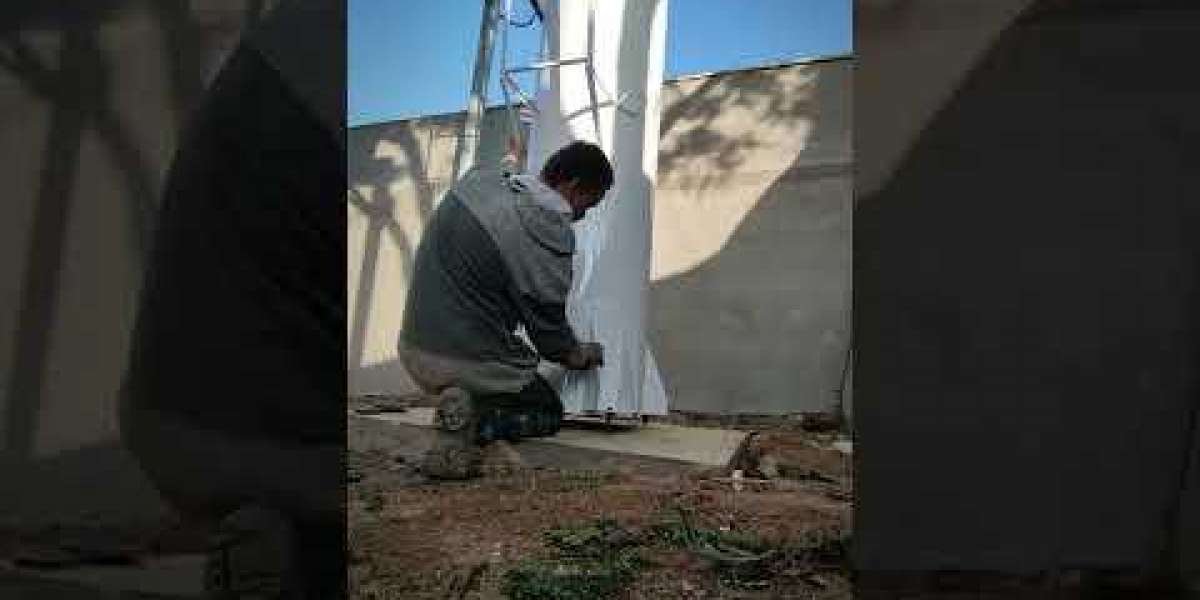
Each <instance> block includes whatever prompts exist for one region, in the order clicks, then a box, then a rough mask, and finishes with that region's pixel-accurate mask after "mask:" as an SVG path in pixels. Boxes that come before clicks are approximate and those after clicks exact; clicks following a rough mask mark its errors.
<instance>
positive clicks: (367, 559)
mask: <svg viewBox="0 0 1200 600" xmlns="http://www.w3.org/2000/svg"><path fill="white" fill-rule="evenodd" d="M430 435H431V432H429V431H428V430H423V429H420V428H416V427H406V426H401V425H395V424H389V423H383V422H380V421H375V420H371V419H364V418H360V417H351V419H350V436H349V439H350V448H351V454H350V461H349V462H350V469H351V472H352V476H351V483H350V488H349V495H348V498H349V509H348V510H349V520H348V525H349V546H350V553H351V567H350V574H349V581H350V589H351V596H352V597H353V598H503V597H506V596H505V594H504V591H505V582H506V579H507V575H506V574H508V573H509V572H510V571H512V570H513V569H514V568H516V567H518V566H519V565H522V564H528V562H529V561H531V560H543V561H548V562H547V563H546V564H554V563H553V562H552V561H553V560H555V558H554V557H555V556H556V548H555V547H554V546H553V545H551V544H550V543H548V541H547V540H548V536H547V534H548V533H551V532H554V531H564V530H566V531H570V530H571V528H573V527H575V528H577V527H582V526H586V524H588V523H596V522H600V521H608V522H612V523H616V524H618V525H619V527H620V529H621V530H622V531H623V532H625V534H626V535H627V536H629V539H632V540H637V541H636V542H633V544H634V545H635V550H636V552H635V553H636V555H637V556H638V557H639V560H640V562H639V565H640V566H639V567H638V568H637V570H636V572H635V573H634V574H633V575H632V576H631V577H630V578H629V579H628V580H625V581H624V583H623V584H622V585H621V586H620V588H621V589H620V590H619V591H618V592H616V593H615V594H608V595H605V594H600V595H575V596H572V595H570V594H568V593H566V592H563V594H562V595H560V596H558V597H563V598H566V597H575V598H589V597H597V598H599V597H618V598H631V599H634V598H636V599H640V598H646V599H649V598H788V597H796V598H849V597H851V595H850V583H849V580H848V578H847V575H846V573H847V570H846V569H845V568H844V567H845V564H844V556H842V555H836V556H833V557H832V558H830V557H826V558H825V559H823V562H822V560H820V559H815V558H812V557H811V556H809V554H807V553H805V552H795V551H792V550H789V549H797V548H805V547H811V546H812V544H813V540H814V539H824V538H829V537H830V536H834V537H836V536H842V538H844V537H845V536H847V535H848V532H849V530H850V526H851V524H850V515H851V505H850V502H849V497H850V494H849V478H848V473H847V472H846V466H847V464H848V462H847V461H846V460H844V458H843V457H842V456H841V455H840V454H838V453H837V452H836V451H834V450H831V449H823V448H819V447H817V446H815V445H813V444H806V443H803V440H802V438H803V437H804V436H805V435H808V434H806V433H805V432H802V431H795V432H787V433H776V434H772V435H773V436H774V437H773V438H772V439H774V440H776V441H775V442H774V443H780V444H782V443H784V442H785V441H786V442H790V443H791V445H790V446H789V448H790V450H789V451H790V452H791V454H792V458H793V459H794V458H796V457H801V458H803V459H805V469H806V470H807V471H806V472H808V473H809V474H810V475H811V474H819V477H817V478H816V479H813V478H811V477H808V478H803V479H800V480H790V479H789V480H783V479H781V480H776V481H765V482H753V481H740V480H739V481H736V482H735V481H734V480H733V478H731V477H729V475H731V473H729V472H723V471H722V470H714V469H711V468H709V469H703V468H700V467H695V466H691V465H686V464H682V463H676V462H672V461H665V460H658V459H646V458H640V457H632V456H627V455H617V454H612V453H606V452H598V451H586V450H580V449H573V448H566V447H562V446H557V445H553V444H546V443H540V442H523V443H521V444H517V445H511V446H510V445H507V444H498V445H494V446H493V447H491V448H490V449H489V451H488V458H487V462H486V468H485V475H484V477H482V478H480V479H477V480H473V481H469V482H455V483H445V482H431V481H426V480H425V479H424V478H423V477H421V475H420V474H419V473H418V472H416V469H415V467H414V466H413V465H415V464H416V463H417V458H418V457H419V455H420V452H422V451H424V449H425V448H426V447H427V444H428V442H429V439H430ZM778 436H783V437H778ZM789 436H790V437H789ZM789 460H792V459H789ZM735 486H736V488H737V489H735ZM682 514H687V515H690V521H689V524H688V527H689V528H691V529H694V530H695V531H698V532H704V533H706V535H707V534H712V535H718V536H735V537H737V538H739V539H741V538H745V539H752V540H754V543H755V545H756V547H757V549H758V550H757V551H758V552H760V553H761V552H764V551H766V552H768V553H769V556H771V558H769V559H763V560H761V561H760V562H759V563H755V564H754V565H751V566H752V567H753V566H759V567H762V568H756V569H749V570H747V569H746V568H744V567H743V566H738V567H737V568H729V565H728V564H726V563H724V562H722V560H721V559H720V557H717V558H716V559H714V558H713V557H712V556H709V555H706V554H705V553H704V552H701V551H699V549H698V547H697V546H696V545H689V544H686V543H674V544H672V543H665V542H663V540H662V538H661V536H659V537H656V535H657V533H656V532H661V531H663V530H664V527H669V526H670V525H669V524H671V523H675V526H676V527H678V523H679V515H682ZM713 539H716V538H713ZM806 545H807V546H806ZM760 555H764V556H765V555H767V554H760ZM760 563H761V564H760Z"/></svg>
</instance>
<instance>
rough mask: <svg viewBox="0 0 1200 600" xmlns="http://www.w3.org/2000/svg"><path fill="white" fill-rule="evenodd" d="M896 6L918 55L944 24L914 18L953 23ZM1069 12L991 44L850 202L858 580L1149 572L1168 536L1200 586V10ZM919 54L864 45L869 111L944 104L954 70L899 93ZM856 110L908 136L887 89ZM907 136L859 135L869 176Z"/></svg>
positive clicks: (935, 6)
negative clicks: (1198, 572)
mask: <svg viewBox="0 0 1200 600" xmlns="http://www.w3.org/2000/svg"><path fill="white" fill-rule="evenodd" d="M897 4H902V5H904V8H906V9H909V10H911V11H915V12H913V13H912V14H908V15H907V16H906V17H905V18H903V19H901V18H900V17H898V16H895V15H893V16H892V17H891V18H892V21H891V26H892V27H909V28H910V33H911V34H912V35H914V36H922V37H929V36H931V35H934V34H933V33H930V31H929V30H928V28H927V27H926V25H925V23H927V22H929V21H930V20H937V19H936V18H935V16H934V15H925V16H922V14H921V12H922V11H925V12H929V13H936V12H938V10H939V9H940V8H941V7H944V6H947V4H946V3H941V2H936V1H930V2H911V3H897ZM1051 4H1054V3H1051ZM1058 4H1060V5H1061V6H1060V8H1063V9H1064V10H1067V12H1066V14H1060V15H1058V16H1048V17H1047V18H1045V19H1044V20H1034V21H1028V22H1024V23H1022V24H1019V25H1016V26H1014V27H1013V28H1012V29H1009V30H1007V31H1005V32H1004V33H1003V34H1001V35H1000V36H999V37H998V38H996V39H993V40H986V39H985V40H982V41H983V42H985V45H987V46H990V49H989V50H988V52H987V53H986V54H985V57H984V59H983V60H982V62H980V63H979V65H978V66H977V67H976V69H975V70H974V71H973V72H971V73H969V74H966V75H965V79H964V83H963V85H962V86H961V87H960V88H959V89H958V91H957V92H956V93H955V94H954V96H953V97H952V98H951V99H950V101H949V102H947V103H945V104H944V105H940V106H936V107H926V111H925V112H928V113H930V114H935V115H936V116H935V117H934V118H933V119H932V121H931V122H930V123H929V125H928V127H927V128H925V129H924V131H923V133H921V135H920V136H919V137H918V138H917V139H915V140H909V141H908V142H906V145H908V146H910V147H911V151H910V152H908V154H907V155H906V156H904V157H903V160H900V161H899V162H898V167H897V168H896V170H895V173H894V175H893V176H892V177H891V178H890V179H888V180H887V181H886V182H884V183H883V184H882V185H881V186H879V191H878V193H875V194H872V195H870V196H866V197H862V198H860V199H859V201H858V208H857V211H856V214H855V306H854V309H855V331H856V332H857V341H858V344H857V345H858V352H859V355H858V361H857V365H856V369H857V373H856V378H855V382H856V388H857V390H856V391H857V397H858V407H859V410H858V411H856V434H857V447H856V455H857V457H858V459H859V463H858V481H859V485H858V488H857V491H858V494H859V500H858V512H857V516H856V530H857V539H856V540H855V546H856V552H857V553H858V557H857V560H858V562H859V566H860V567H861V568H863V569H868V570H873V569H878V570H906V569H907V570H936V569H947V570H967V571H986V570H998V571H1010V572H1011V571H1040V570H1056V569H1071V568H1139V567H1147V566H1153V565H1154V564H1155V563H1156V562H1157V561H1158V560H1159V558H1161V556H1162V554H1161V553H1162V552H1163V548H1164V542H1165V541H1166V538H1165V537H1164V534H1165V532H1168V531H1173V532H1174V533H1175V534H1177V536H1178V537H1177V539H1178V541H1179V542H1180V543H1181V544H1182V545H1183V552H1182V553H1181V555H1180V556H1181V558H1182V559H1183V561H1184V562H1185V565H1189V566H1190V568H1192V569H1197V568H1198V567H1200V565H1198V564H1197V563H1198V559H1200V552H1196V546H1195V544H1196V542H1195V540H1197V539H1200V535H1197V530H1196V529H1195V523H1196V522H1197V517H1196V514H1197V513H1196V509H1197V507H1200V502H1197V501H1196V500H1195V497H1194V496H1195V493H1194V490H1196V489H1200V485H1198V483H1197V482H1198V481H1200V480H1198V479H1197V477H1196V473H1195V472H1193V473H1192V474H1191V475H1190V483H1185V484H1184V485H1185V486H1186V487H1187V488H1188V489H1190V490H1193V491H1191V492H1185V491H1183V490H1182V489H1181V477H1180V468H1181V463H1182V460H1183V459H1184V457H1185V451H1186V449H1187V447H1188V445H1189V444H1192V445H1193V446H1192V447H1193V450H1192V452H1193V453H1194V452H1195V451H1194V448H1195V444H1196V441H1195V440H1194V439H1193V440H1188V439H1187V436H1188V434H1187V429H1186V427H1187V418H1188V414H1189V410H1191V409H1194V407H1195V403H1196V402H1197V398H1200V389H1198V388H1197V384H1198V382H1200V373H1198V372H1197V365H1200V354H1198V349H1197V346H1196V343H1195V339H1196V337H1195V336H1196V335H1197V333H1200V330H1198V324H1200V320H1198V319H1197V315H1196V310H1197V301H1196V300H1197V299H1196V293H1195V292H1196V290H1197V289H1198V285H1200V281H1198V280H1197V277H1198V274H1200V263H1198V262H1197V258H1198V257H1200V247H1198V246H1197V237H1196V236H1195V235H1194V233H1193V232H1194V231H1195V230H1196V227H1197V225H1198V224H1200V205H1197V204H1196V202H1195V197H1196V196H1197V194H1198V193H1200V178H1198V176H1197V171H1196V170H1195V168H1194V161H1193V160H1190V159H1189V158H1188V157H1189V156H1194V150H1195V148H1194V143H1193V144H1192V145H1185V144H1184V140H1185V139H1186V136H1185V134H1184V133H1183V132H1185V131H1194V130H1195V129H1196V127H1197V119H1196V112H1195V107H1196V106H1198V105H1200V96H1197V93H1196V87H1195V85H1194V84H1193V83H1192V82H1191V81H1189V80H1187V79H1185V78H1181V77H1180V76H1179V74H1180V73H1181V72H1183V70H1188V65H1189V62H1188V61H1189V60H1190V58H1188V57H1191V56H1195V55H1196V51H1197V40H1198V39H1200V38H1197V36H1196V35H1195V32H1196V27H1197V26H1198V25H1200V13H1198V12H1197V11H1195V10H1194V9H1190V10H1162V9H1161V8H1154V7H1144V6H1141V5H1140V3H1129V4H1130V5H1131V6H1130V7H1128V8H1129V10H1119V11H1111V12H1110V11H1108V10H1099V9H1097V10H1090V11H1083V10H1081V11H1080V12H1078V13H1076V14H1070V11H1069V5H1070V4H1071V3H1058ZM1119 4H1121V3H1120V2H1108V3H1104V5H1106V6H1108V8H1110V9H1111V8H1114V7H1117V8H1119V7H1118V6H1117V5H1119ZM1134 4H1137V5H1138V6H1136V7H1135V6H1132V5H1134ZM897 10H899V9H897ZM900 12H903V11H900ZM943 16H945V15H943ZM957 16H958V18H960V19H967V20H968V21H969V20H970V19H971V17H970V16H969V15H966V14H965V13H958V14H957ZM887 18H888V15H886V14H876V15H871V16H869V17H864V18H863V19H861V20H860V21H859V22H860V23H868V24H869V23H880V22H884V23H886V22H887V20H886V19H887ZM975 18H979V15H976V17H975ZM880 19H883V21H880ZM943 20H944V19H943ZM978 25H979V24H978V23H976V26H978ZM963 29H964V28H956V31H958V32H959V33H961V32H962V31H963ZM983 29H987V27H984V28H983ZM999 29H1003V28H1002V27H1000V28H999ZM947 30H949V28H947ZM934 31H935V32H937V31H941V29H938V30H934ZM870 35H872V30H871V29H869V28H868V29H866V30H865V32H863V33H862V37H858V38H857V39H858V40H866V39H867V37H868V36H870ZM944 35H948V36H949V37H950V38H954V35H951V34H949V33H946V34H944ZM934 36H935V37H936V35H934ZM904 38H905V36H903V35H897V36H893V37H892V38H890V39H891V40H892V41H893V42H894V43H896V44H897V45H896V46H895V47H894V48H893V47H892V46H891V45H889V43H888V40H887V39H882V40H881V39H875V40H872V41H863V42H856V44H861V45H860V47H862V48H869V49H871V52H872V53H871V54H865V55H863V56H862V57H861V58H862V68H861V69H860V72H859V77H860V78H861V79H863V80H864V82H867V81H869V82H871V83H870V84H869V85H870V86H873V87H871V88H870V89H876V90H879V89H881V87H880V85H881V82H883V81H896V80H900V81H906V82H908V83H907V85H909V86H913V87H921V85H923V83H921V82H922V81H923V79H922V78H923V77H924V76H925V74H927V73H930V72H932V73H935V76H934V77H933V79H934V80H935V81H934V84H936V83H937V80H938V78H939V76H937V75H936V74H937V73H940V72H941V71H940V68H941V67H939V66H938V65H928V64H926V63H925V62H921V61H914V62H912V63H910V64H909V65H907V66H906V67H903V68H902V69H901V71H900V72H897V71H895V70H892V71H888V69H887V67H886V65H888V64H892V65H893V68H895V65H894V63H889V62H888V54H889V53H890V52H891V51H892V50H893V49H894V50H895V51H896V52H902V51H903V48H902V46H901V45H899V42H898V41H896V40H902V39H904ZM943 41H946V40H943ZM950 41H951V42H953V39H950ZM930 43H932V42H930ZM950 46H954V44H953V43H952V44H950ZM874 53H879V54H880V55H881V56H880V57H879V62H876V61H875V59H876V58H877V57H876V55H875V54H874ZM954 54H955V53H953V52H949V53H947V56H953V55H954ZM946 60H952V59H950V58H947V59H946ZM942 66H944V65H942ZM909 75H911V79H910V78H909ZM955 77H958V75H955ZM914 82H917V83H914ZM942 83H945V82H944V81H943V82H942ZM863 87H864V88H867V87H868V85H866V84H864V86H863ZM859 99H860V101H859V103H858V104H857V106H856V110H857V112H858V113H859V114H862V115H873V116H872V117H871V119H884V118H887V115H894V114H895V113H894V110H895V106H894V103H893V100H892V98H891V97H890V96H889V95H888V94H886V93H876V94H874V95H872V96H870V97H863V96H860V97H859ZM892 133H893V132H891V131H890V130H887V129H879V130H877V129H874V128H871V127H867V128H863V129H860V130H858V131H857V134H858V135H857V136H856V149H857V160H858V162H859V164H869V165H872V166H871V168H872V169H874V168H875V167H876V166H878V165H877V163H878V162H880V161H884V160H887V159H888V157H889V153H890V152H891V151H892V149H893V148H894V147H895V140H888V139H884V136H887V135H892ZM1193 435H1194V434H1193ZM1173 502H1174V503H1177V506H1179V507H1180V508H1181V509H1182V511H1183V514H1182V515H1181V516H1180V518H1179V521H1176V522H1170V521H1168V514H1169V513H1168V510H1169V508H1170V506H1171V503H1173ZM1180 522H1182V523H1184V524H1185V525H1181V524H1180ZM1189 523H1190V525H1186V524H1189ZM1189 527H1190V529H1189ZM1167 555H1168V556H1169V553H1167Z"/></svg>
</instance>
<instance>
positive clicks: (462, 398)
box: [420, 387, 484, 480]
mask: <svg viewBox="0 0 1200 600" xmlns="http://www.w3.org/2000/svg"><path fill="white" fill-rule="evenodd" d="M433 421H434V423H433V424H434V428H435V429H436V430H437V433H436V434H435V438H434V442H433V447H431V448H430V449H429V450H428V451H427V452H426V453H425V456H424V457H423V458H422V460H421V464H420V470H421V473H423V474H425V476H427V477H430V478H432V479H450V480H455V479H470V478H472V477H477V476H478V475H479V473H480V466H481V464H482V462H483V449H482V448H481V447H480V446H481V445H482V443H483V442H484V440H483V439H481V435H480V421H481V419H480V414H479V409H478V407H477V406H476V400H475V399H474V398H473V397H472V396H471V395H470V394H468V393H467V392H466V391H465V390H463V389H461V388H456V387H451V388H447V389H445V390H443V391H442V393H441V394H439V401H438V407H437V411H436V412H435V413H434V418H433Z"/></svg>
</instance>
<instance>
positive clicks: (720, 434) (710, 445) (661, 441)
mask: <svg viewBox="0 0 1200 600" xmlns="http://www.w3.org/2000/svg"><path fill="white" fill-rule="evenodd" d="M358 416H359V417H362V418H366V419H374V420H378V421H387V422H392V423H397V424H403V425H412V426H417V427H433V409H432V408H426V407H418V408H410V409H408V410H406V411H404V412H400V413H383V414H371V415H358ZM745 438H746V433H745V432H743V431H731V430H726V429H709V428H700V427H680V426H677V425H665V424H659V423H650V424H646V425H641V426H637V427H631V428H622V429H571V428H566V429H563V430H562V431H560V432H559V433H558V435H556V436H554V437H550V438H540V439H536V440H529V441H527V442H526V443H531V442H532V443H546V444H557V445H560V446H569V447H574V448H586V449H589V450H602V451H606V452H614V453H618V454H631V455H637V456H647V457H653V458H663V459H668V460H675V461H680V462H687V463H693V464H700V465H707V466H725V465H726V464H728V463H729V460H730V459H731V458H732V457H733V453H734V452H735V451H736V450H737V448H738V446H739V445H740V444H741V443H742V440H744V439H745Z"/></svg>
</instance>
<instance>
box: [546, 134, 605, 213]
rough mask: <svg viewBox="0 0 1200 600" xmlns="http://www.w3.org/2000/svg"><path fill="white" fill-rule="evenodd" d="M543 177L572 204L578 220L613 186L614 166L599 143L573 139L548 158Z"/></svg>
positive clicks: (547, 183) (572, 210) (572, 209)
mask: <svg viewBox="0 0 1200 600" xmlns="http://www.w3.org/2000/svg"><path fill="white" fill-rule="evenodd" d="M541 178H542V182H543V183H545V184H546V185H548V186H550V187H552V188H554V190H555V191H557V192H558V193H559V195H561V196H562V197H563V199H564V200H566V201H567V204H570V205H571V212H572V218H573V219H574V220H576V221H578V220H579V219H582V218H583V215H584V214H585V213H586V212H587V211H588V209H589V208H591V207H593V206H595V205H596V204H598V203H599V202H600V200H601V199H602V198H604V193H605V192H607V191H608V188H610V187H612V184H613V170H612V165H611V164H609V162H608V157H606V156H604V151H603V150H601V149H600V147H599V146H596V145H595V144H589V143H587V142H571V143H570V144H567V145H566V146H564V147H563V148H561V149H560V150H559V151H558V152H555V153H554V154H552V155H551V156H550V158H548V159H546V164H545V165H544V166H542V173H541Z"/></svg>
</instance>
